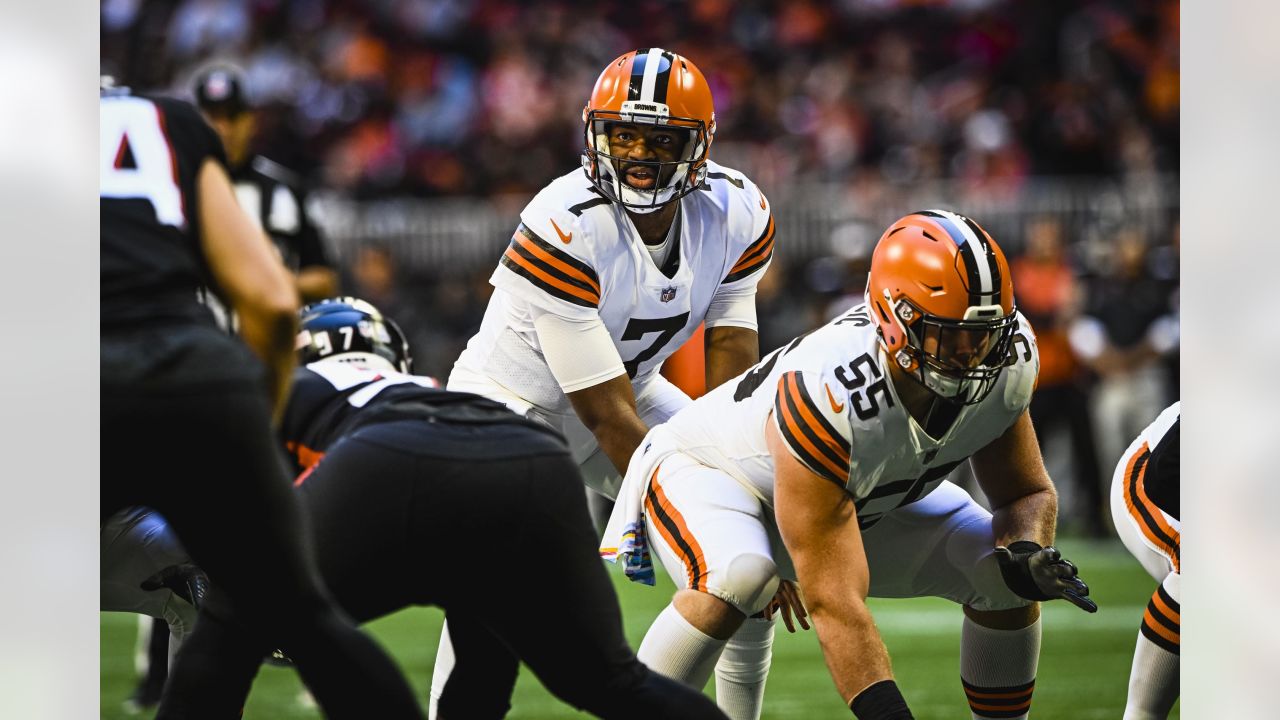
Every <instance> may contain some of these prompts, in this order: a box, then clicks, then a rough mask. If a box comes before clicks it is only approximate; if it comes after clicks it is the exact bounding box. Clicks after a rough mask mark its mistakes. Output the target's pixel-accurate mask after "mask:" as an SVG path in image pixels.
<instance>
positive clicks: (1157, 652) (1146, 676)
mask: <svg viewBox="0 0 1280 720" xmlns="http://www.w3.org/2000/svg"><path fill="white" fill-rule="evenodd" d="M1181 586H1182V576H1181V575H1179V574H1178V573H1171V574H1170V575H1169V577H1167V578H1165V579H1164V582H1163V583H1161V584H1160V587H1159V588H1157V589H1156V591H1155V593H1154V594H1153V595H1152V596H1151V601H1150V602H1149V603H1148V604H1147V612H1146V613H1145V614H1144V615H1143V617H1142V629H1141V631H1140V632H1139V633H1138V646H1137V648H1136V649H1135V650H1134V652H1133V669H1132V670H1131V671H1130V674H1129V699H1128V701H1127V703H1126V705H1125V708H1124V720H1164V719H1165V718H1167V717H1169V711H1170V710H1171V709H1173V703H1174V702H1176V701H1177V700H1178V665H1179V650H1180V645H1181V638H1182V631H1181V628H1182V624H1181V622H1182V618H1181V616H1182V607H1181V605H1180V603H1181V596H1182V592H1181Z"/></svg>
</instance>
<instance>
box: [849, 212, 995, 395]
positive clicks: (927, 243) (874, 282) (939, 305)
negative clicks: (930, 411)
mask: <svg viewBox="0 0 1280 720" xmlns="http://www.w3.org/2000/svg"><path fill="white" fill-rule="evenodd" d="M1010 275H1011V273H1010V272H1009V262H1008V261H1007V260H1006V259H1005V257H1004V252H1002V251H1001V250H1000V247H999V246H998V245H996V243H995V241H994V240H992V239H991V236H990V235H988V234H987V232H986V231H985V230H983V229H982V228H981V227H979V226H978V224H977V223H976V222H974V221H972V220H970V219H969V218H967V217H964V216H963V215H958V214H956V213H953V212H948V211H946V210H922V211H920V212H915V213H912V214H910V215H908V216H906V217H904V218H902V219H900V220H898V221H897V222H895V223H893V224H892V225H890V226H889V229H888V230H886V231H885V233H884V235H883V236H881V238H880V242H879V243H878V244H877V245H876V249H875V251H874V252H873V253H872V255H871V271H870V274H869V276H868V278H867V306H868V308H869V309H870V310H871V317H872V319H873V320H874V321H875V323H876V327H877V331H878V334H879V336H880V344H881V347H883V348H884V350H885V353H886V354H887V355H888V356H889V358H890V359H891V361H892V362H895V363H897V364H898V366H899V367H901V368H902V369H903V370H905V371H907V373H909V374H910V375H911V376H912V377H914V378H915V379H916V380H918V381H919V382H920V383H921V384H923V385H924V386H925V387H927V388H928V389H929V390H931V391H932V392H933V393H935V394H936V395H938V396H940V397H942V398H944V399H947V400H950V401H953V402H958V403H962V404H973V403H977V402H981V401H982V400H983V399H984V398H985V397H986V396H987V395H988V394H989V393H990V392H991V390H992V389H993V388H994V387H995V384H996V381H997V380H998V379H999V377H1000V372H1001V370H1003V369H1004V368H1005V367H1007V366H1009V365H1011V364H1012V363H1013V361H1014V360H1015V358H1016V355H1015V354H1014V353H1013V335H1014V331H1015V330H1016V329H1017V324H1018V320H1017V312H1016V308H1015V307H1014V302H1013V281H1012V279H1011V277H1010Z"/></svg>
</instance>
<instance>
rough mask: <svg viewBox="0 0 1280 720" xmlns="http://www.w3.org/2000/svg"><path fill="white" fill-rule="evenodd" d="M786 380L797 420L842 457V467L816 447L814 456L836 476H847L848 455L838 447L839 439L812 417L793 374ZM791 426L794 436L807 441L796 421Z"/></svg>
mask: <svg viewBox="0 0 1280 720" xmlns="http://www.w3.org/2000/svg"><path fill="white" fill-rule="evenodd" d="M787 380H788V382H787V394H788V395H790V396H791V399H792V402H794V403H795V405H796V409H797V410H798V411H799V413H800V418H799V420H800V421H801V422H803V423H804V424H805V425H806V426H808V428H809V429H810V430H812V431H813V434H814V435H817V436H818V439H819V440H820V441H821V442H822V443H823V444H824V445H826V446H827V447H828V448H830V449H831V451H832V452H834V453H835V454H836V456H837V457H840V458H842V459H843V461H844V467H841V466H840V465H838V464H836V463H835V462H834V461H833V460H832V459H831V458H829V457H827V456H826V455H824V454H823V453H822V452H821V451H820V450H818V449H817V448H813V450H814V455H815V457H817V458H818V459H819V460H820V461H821V462H822V464H823V465H824V466H826V467H827V468H829V469H831V470H832V471H833V472H834V473H835V474H836V475H837V476H840V477H848V476H849V456H848V454H846V453H845V452H844V450H843V448H841V447H840V445H841V443H840V441H839V440H838V439H837V438H833V437H832V436H831V433H829V432H828V431H827V429H826V427H824V424H823V423H822V422H820V421H819V420H818V419H817V418H816V417H814V414H813V410H812V409H811V408H810V407H809V405H808V404H807V403H806V402H805V401H804V397H803V396H802V395H801V394H800V388H799V385H798V381H797V380H796V378H795V376H794V375H791V376H789V377H788V378H787ZM793 426H794V427H795V433H796V436H797V437H798V438H800V439H801V440H802V441H804V442H805V443H808V441H809V439H808V438H807V437H805V435H804V433H803V432H801V430H800V428H799V427H798V423H794V422H793Z"/></svg>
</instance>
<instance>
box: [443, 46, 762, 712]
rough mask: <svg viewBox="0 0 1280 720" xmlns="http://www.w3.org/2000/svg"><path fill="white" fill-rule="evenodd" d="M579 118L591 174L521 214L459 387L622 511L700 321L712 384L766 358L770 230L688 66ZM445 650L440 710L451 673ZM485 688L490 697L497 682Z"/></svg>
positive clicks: (639, 82) (628, 63) (649, 65)
mask: <svg viewBox="0 0 1280 720" xmlns="http://www.w3.org/2000/svg"><path fill="white" fill-rule="evenodd" d="M582 119H583V123H584V134H585V142H586V148H585V153H584V154H583V157H582V167H581V168H579V169H575V170H573V171H572V172H569V173H568V174H566V175H564V176H562V177H560V178H557V179H556V180H553V181H552V182H551V184H549V185H548V186H547V187H546V188H545V189H543V190H542V191H541V192H540V193H538V194H537V196H535V197H534V198H533V200H532V201H531V202H530V203H529V204H528V206H526V207H525V209H524V211H523V212H521V214H520V226H519V227H518V228H517V229H516V232H515V234H514V236H513V237H512V239H511V244H510V246H509V247H508V248H507V250H506V252H505V253H504V254H503V255H502V258H501V260H500V262H499V264H498V267H497V269H496V270H495V271H494V273H493V276H492V277H491V278H490V282H491V283H492V284H493V286H494V287H495V291H494V294H493V296H492V298H491V299H490V301H489V305H488V308H487V310H486V312H485V316H484V320H483V323H482V325H481V327H480V330H479V332H478V333H477V334H476V335H475V336H474V337H473V338H471V340H470V342H469V343H468V345H467V348H466V350H465V351H464V352H463V353H462V355H461V356H460V357H459V358H458V361H457V363H456V364H455V365H454V368H453V371H452V373H451V374H450V376H449V380H448V388H449V389H450V390H460V391H467V392H473V393H476V394H479V395H483V396H486V397H489V398H492V399H495V400H498V401H500V402H503V403H506V404H507V405H508V406H509V407H511V408H512V409H513V410H515V411H517V412H520V413H523V414H525V415H527V416H530V417H534V418H538V419H540V420H543V421H545V422H547V423H548V424H550V425H552V426H553V427H556V428H558V429H560V430H562V431H563V432H564V433H565V435H566V437H567V438H568V440H569V443H570V448H571V450H572V451H573V453H574V458H575V460H577V461H578V462H579V463H580V465H581V467H582V470H583V475H584V478H585V479H586V481H587V484H588V485H589V486H590V487H591V488H593V489H594V490H596V491H597V492H599V493H600V494H602V495H604V496H605V497H608V498H613V497H614V496H615V495H616V494H617V489H618V486H619V484H620V482H621V473H622V472H623V471H624V470H625V469H626V464H627V460H628V459H629V458H630V457H631V455H632V453H633V452H634V450H635V449H636V447H637V445H639V443H640V440H641V438H643V437H644V435H645V433H646V432H648V430H649V427H651V426H652V425H655V424H657V423H660V422H663V421H664V420H666V419H667V418H668V417H670V416H671V415H672V414H673V413H675V411H676V410H678V409H680V408H681V407H684V406H685V405H687V404H688V403H689V398H688V397H687V396H686V395H685V394H684V393H683V392H681V391H680V390H679V389H678V388H676V387H675V386H674V385H672V384H671V383H670V382H668V381H667V380H666V379H665V378H663V377H662V376H661V375H660V374H659V372H658V371H659V368H660V367H661V366H662V363H663V361H665V360H666V359H667V357H669V356H670V355H671V354H672V353H673V352H675V351H676V350H677V349H678V348H679V347H680V346H681V345H682V344H684V342H685V341H686V340H688V339H689V338H690V337H691V336H692V335H693V334H694V332H695V331H696V330H697V328H698V326H699V325H700V324H703V323H704V322H705V324H706V334H705V338H706V339H705V350H706V368H707V369H706V382H707V387H715V386H716V385H719V384H720V383H722V382H724V381H725V380H727V379H729V378H732V377H734V376H735V375H738V374H739V373H741V372H743V371H744V370H745V369H747V368H748V367H750V366H751V365H752V364H754V363H755V362H756V361H757V360H758V359H759V339H758V336H757V333H756V312H755V291H756V284H757V283H758V282H759V280H760V278H761V277H762V276H763V275H764V273H765V272H766V270H767V269H768V267H769V263H770V260H771V259H772V257H773V243H774V221H773V214H772V212H771V210H770V205H769V202H768V200H766V199H765V196H764V195H763V194H762V193H761V192H760V190H759V189H758V188H757V187H756V186H755V185H754V184H753V183H752V182H751V181H750V180H749V179H747V178H746V176H744V175H743V174H742V173H740V172H738V171H736V170H732V169H730V168H726V167H722V166H720V165H717V164H716V163H714V162H712V161H711V160H710V159H709V153H710V149H711V144H712V140H713V138H714V137H715V130H716V119H715V112H714V107H713V103H712V97H711V90H710V88H709V86H708V85H707V82H706V80H705V78H703V76H702V73H701V72H700V71H699V70H698V68H697V67H696V66H694V64H693V63H692V62H691V61H690V60H689V59H688V58H685V57H683V56H681V55H678V54H675V53H672V52H668V51H665V50H663V49H661V48H649V49H643V50H636V51H634V52H629V53H627V54H625V55H623V56H622V57H619V58H617V59H616V60H614V61H613V62H611V63H609V65H608V66H606V67H605V69H604V71H603V72H602V73H601V74H600V77H599V79H598V80H597V81H596V84H595V88H594V90H593V91H592V93H591V96H590V99H589V100H588V102H587V104H586V107H585V108H584V109H583V113H582ZM530 621H531V622H540V621H541V619H535V618H531V619H530ZM441 647H442V650H441V652H440V654H439V655H438V656H437V659H436V677H435V678H434V680H433V687H432V696H433V698H435V697H438V695H439V693H440V691H441V690H442V689H443V678H444V676H445V675H446V673H447V672H448V671H449V669H450V666H451V662H450V657H449V655H450V650H449V647H448V643H447V642H446V641H445V639H444V638H442V643H441ZM512 672H513V673H514V669H513V670H512ZM512 680H514V675H512ZM476 681H477V683H478V684H480V683H483V685H484V686H485V687H488V688H490V690H489V692H492V689H491V688H492V687H493V685H494V678H493V677H492V673H491V676H490V677H484V678H476ZM450 682H451V683H459V684H462V683H464V682H465V681H464V679H463V678H459V677H457V676H454V677H452V678H451V679H450ZM762 683H763V678H761V684H762Z"/></svg>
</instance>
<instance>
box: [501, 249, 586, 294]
mask: <svg viewBox="0 0 1280 720" xmlns="http://www.w3.org/2000/svg"><path fill="white" fill-rule="evenodd" d="M503 257H505V258H507V259H508V260H510V261H511V262H513V263H515V264H517V265H519V266H520V267H522V268H524V269H525V270H527V271H528V272H530V273H532V274H533V275H535V276H536V277H537V278H538V279H539V280H540V281H542V282H544V283H546V284H547V285H550V286H552V287H554V288H556V289H558V290H560V291H562V292H566V293H568V294H570V295H573V296H574V297H577V298H581V299H582V300H585V301H586V302H589V303H591V304H592V305H597V304H599V303H600V296H599V295H597V294H593V293H591V292H590V291H587V290H583V289H582V288H578V287H574V286H572V285H570V284H569V283H566V282H562V281H561V280H560V279H559V278H555V277H552V276H551V275H549V274H548V273H545V272H543V271H542V270H541V269H540V268H538V267H537V266H536V265H534V264H533V263H531V262H529V261H528V260H525V259H524V258H522V257H520V253H518V252H516V251H515V249H513V248H507V251H506V252H505V253H503Z"/></svg>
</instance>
